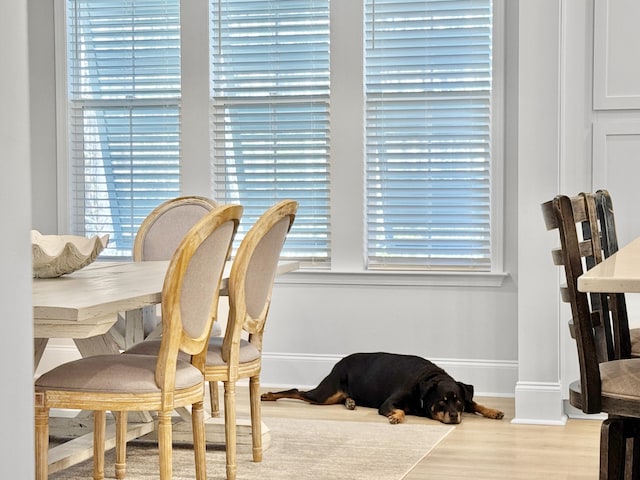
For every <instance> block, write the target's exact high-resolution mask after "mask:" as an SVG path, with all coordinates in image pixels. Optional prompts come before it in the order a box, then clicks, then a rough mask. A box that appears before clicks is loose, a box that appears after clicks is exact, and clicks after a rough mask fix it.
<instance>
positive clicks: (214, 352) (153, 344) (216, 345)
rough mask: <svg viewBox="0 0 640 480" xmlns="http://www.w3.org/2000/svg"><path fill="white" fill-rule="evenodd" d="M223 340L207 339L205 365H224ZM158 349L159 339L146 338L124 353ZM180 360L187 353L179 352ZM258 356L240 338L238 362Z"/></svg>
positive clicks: (145, 353)
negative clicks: (207, 346)
mask: <svg viewBox="0 0 640 480" xmlns="http://www.w3.org/2000/svg"><path fill="white" fill-rule="evenodd" d="M223 341H224V337H212V338H211V339H210V340H209V348H208V350H207V365H209V366H212V367H215V366H220V365H224V364H225V362H224V361H223V360H222V342H223ZM159 350H160V340H146V341H144V342H140V343H138V344H136V345H134V346H133V347H131V348H130V349H128V350H127V351H125V352H124V353H125V354H136V355H158V351H159ZM178 358H180V359H181V360H184V361H188V355H186V354H185V353H183V352H180V355H179V357H178ZM258 358H260V351H259V350H258V349H257V348H256V347H254V346H253V345H252V344H251V343H249V342H248V341H246V340H244V339H241V340H240V363H249V362H253V361H254V360H257V359H258Z"/></svg>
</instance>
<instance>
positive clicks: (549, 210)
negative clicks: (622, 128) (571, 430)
mask: <svg viewBox="0 0 640 480" xmlns="http://www.w3.org/2000/svg"><path fill="white" fill-rule="evenodd" d="M542 212H543V217H544V220H545V224H546V227H547V229H548V230H558V232H559V236H560V243H561V248H560V249H557V250H554V251H553V252H552V258H553V261H554V263H555V264H556V265H559V266H562V267H563V270H564V277H565V279H566V285H563V286H562V287H561V298H562V300H563V301H565V302H568V303H569V304H570V305H571V315H572V318H571V321H570V328H571V331H572V337H573V338H574V339H575V341H576V346H577V352H578V363H579V367H580V380H578V381H575V382H573V383H571V385H570V386H569V401H570V403H571V405H573V406H574V407H576V408H579V409H581V410H582V411H583V412H584V413H600V412H604V413H607V419H606V420H605V421H604V422H603V423H602V427H601V439H600V479H601V480H614V479H621V480H622V479H624V478H625V476H624V475H625V474H626V475H628V477H626V478H640V469H639V462H638V461H634V459H633V457H634V455H633V453H634V452H629V450H628V448H632V449H633V448H637V444H638V437H639V434H640V358H624V359H619V358H616V355H615V353H613V352H614V350H613V342H615V341H616V339H615V338H614V335H613V334H612V333H611V327H610V326H611V325H617V326H616V327H615V328H617V329H618V330H620V331H623V332H624V330H625V329H626V330H627V332H626V334H627V335H628V328H629V327H628V323H626V317H625V316H619V315H618V313H619V312H618V308H617V304H618V302H617V295H616V294H587V293H584V292H580V291H578V288H577V282H578V277H579V276H580V275H582V273H583V272H584V271H585V270H586V269H588V268H589V266H588V265H591V264H594V263H597V262H598V260H597V258H598V257H599V256H600V255H601V254H602V251H601V248H602V247H601V245H600V235H599V234H598V229H597V223H598V219H597V213H596V206H595V198H594V195H593V194H588V193H583V194H580V195H577V196H575V197H568V196H566V195H558V196H556V197H555V198H554V199H553V200H551V201H549V202H546V203H544V204H543V205H542ZM627 440H631V441H630V442H627ZM625 472H626V473H625Z"/></svg>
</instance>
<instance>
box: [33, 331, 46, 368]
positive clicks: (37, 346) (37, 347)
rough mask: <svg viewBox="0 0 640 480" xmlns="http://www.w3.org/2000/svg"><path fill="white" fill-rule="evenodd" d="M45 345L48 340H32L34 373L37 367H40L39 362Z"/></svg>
mask: <svg viewBox="0 0 640 480" xmlns="http://www.w3.org/2000/svg"><path fill="white" fill-rule="evenodd" d="M47 343H49V339H48V338H34V339H33V371H34V372H35V371H36V370H37V369H38V365H40V360H42V355H43V354H44V349H45V348H46V347H47Z"/></svg>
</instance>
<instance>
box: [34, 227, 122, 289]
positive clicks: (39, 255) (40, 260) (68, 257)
mask: <svg viewBox="0 0 640 480" xmlns="http://www.w3.org/2000/svg"><path fill="white" fill-rule="evenodd" d="M108 242H109V235H103V236H102V237H99V236H97V235H95V236H93V237H91V238H87V237H81V236H76V235H42V234H41V233H40V232H38V231H37V230H31V257H32V261H33V276H34V277H37V278H52V277H59V276H61V275H64V274H65V273H71V272H75V271H76V270H80V269H81V268H82V267H86V266H87V265H89V264H90V263H91V262H93V261H94V260H95V259H96V258H97V257H98V255H99V254H100V252H101V251H102V250H103V249H104V248H105V247H106V246H107V243H108Z"/></svg>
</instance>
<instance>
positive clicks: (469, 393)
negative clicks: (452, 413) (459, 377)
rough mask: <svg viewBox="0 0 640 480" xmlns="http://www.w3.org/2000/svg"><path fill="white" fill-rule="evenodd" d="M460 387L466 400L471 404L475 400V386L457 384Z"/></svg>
mask: <svg viewBox="0 0 640 480" xmlns="http://www.w3.org/2000/svg"><path fill="white" fill-rule="evenodd" d="M456 383H457V384H458V386H459V387H460V391H462V393H463V394H464V400H465V401H467V402H470V401H472V400H473V385H467V384H466V383H462V382H456Z"/></svg>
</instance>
